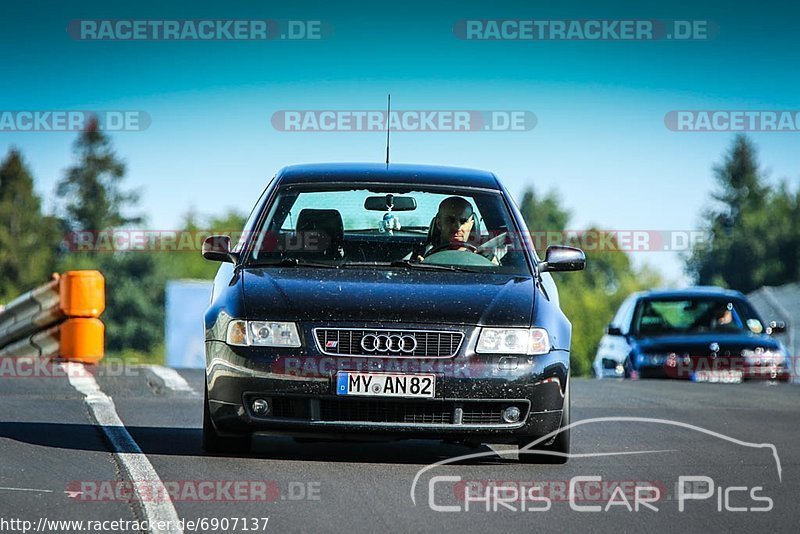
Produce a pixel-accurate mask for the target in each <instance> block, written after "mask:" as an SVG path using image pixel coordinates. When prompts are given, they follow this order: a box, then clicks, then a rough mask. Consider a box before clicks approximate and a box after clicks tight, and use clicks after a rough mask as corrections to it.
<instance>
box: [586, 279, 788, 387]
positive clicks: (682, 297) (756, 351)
mask: <svg viewBox="0 0 800 534" xmlns="http://www.w3.org/2000/svg"><path fill="white" fill-rule="evenodd" d="M785 328H786V326H785V324H784V323H782V322H777V321H772V322H770V323H769V324H767V323H765V322H764V320H763V319H762V318H761V317H759V315H758V313H756V310H755V309H754V308H753V306H752V305H751V304H750V303H749V302H748V300H747V297H745V296H744V295H743V294H742V293H740V292H738V291H731V290H726V289H722V288H718V287H693V288H688V289H681V290H659V291H647V292H642V293H634V294H632V295H630V296H629V297H628V298H627V299H626V300H625V301H624V302H623V303H622V305H621V306H620V307H619V310H618V311H617V314H616V315H615V316H614V319H613V320H612V321H611V324H609V325H608V328H607V330H606V335H605V336H603V338H602V339H601V340H600V344H599V346H598V348H597V355H596V357H595V359H594V364H593V367H594V373H595V376H597V377H598V378H610V377H617V378H622V377H625V378H646V377H654V378H681V379H689V380H695V381H698V382H741V381H742V380H747V379H769V380H784V381H785V380H789V379H790V378H791V362H790V358H789V355H788V353H787V351H786V349H785V348H784V347H783V345H782V344H781V343H780V342H779V341H777V340H776V339H774V338H772V337H770V336H771V334H776V333H779V332H783V331H784V330H785Z"/></svg>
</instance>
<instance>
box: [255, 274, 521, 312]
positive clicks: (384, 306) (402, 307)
mask: <svg viewBox="0 0 800 534" xmlns="http://www.w3.org/2000/svg"><path fill="white" fill-rule="evenodd" d="M242 284H243V291H244V300H245V310H246V313H247V316H248V318H250V319H256V320H257V319H276V320H297V321H309V322H316V321H320V322H330V321H339V322H370V323H374V322H378V323H380V322H405V323H438V324H463V325H497V326H528V325H531V324H532V313H533V303H534V302H533V299H534V292H535V289H534V285H533V279H532V278H530V277H523V276H513V275H502V274H484V273H475V274H473V273H458V272H437V271H417V270H411V269H385V270H376V269H351V268H343V269H316V268H307V267H286V268H284V267H267V268H249V269H245V270H244V271H243V273H242Z"/></svg>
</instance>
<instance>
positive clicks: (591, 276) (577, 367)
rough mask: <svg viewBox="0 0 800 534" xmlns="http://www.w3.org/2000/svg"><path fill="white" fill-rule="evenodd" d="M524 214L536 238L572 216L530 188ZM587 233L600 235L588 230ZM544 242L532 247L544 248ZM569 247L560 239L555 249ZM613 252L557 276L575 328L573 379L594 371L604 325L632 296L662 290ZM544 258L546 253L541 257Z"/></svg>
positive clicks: (591, 255) (590, 255)
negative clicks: (578, 268)
mask: <svg viewBox="0 0 800 534" xmlns="http://www.w3.org/2000/svg"><path fill="white" fill-rule="evenodd" d="M520 212H521V213H522V215H523V217H524V218H525V221H526V224H527V225H528V229H529V230H530V231H531V232H534V233H535V234H536V235H537V236H541V235H546V233H547V232H556V233H557V234H556V235H559V236H562V237H564V234H563V232H564V231H565V230H566V228H567V224H568V223H569V217H570V216H569V212H568V211H567V210H565V209H564V208H562V207H561V205H560V202H559V200H558V196H557V195H556V194H555V193H550V194H548V195H547V196H545V197H544V198H542V199H539V198H538V197H537V195H536V193H535V192H534V190H533V189H532V188H528V189H527V190H526V191H525V192H524V194H523V196H522V202H521V203H520ZM587 232H598V230H597V229H596V228H589V229H588V230H587ZM543 241H544V240H542V239H534V243H537V244H539V245H542V244H544V243H543ZM564 241H567V243H566V244H569V240H567V239H562V240H559V241H558V242H556V243H551V244H559V243H564ZM608 248H609V250H598V251H590V250H587V251H585V252H586V268H585V269H584V270H583V271H579V272H574V273H554V274H553V278H554V279H555V282H556V284H557V285H558V294H559V299H560V302H561V308H562V309H563V310H564V313H565V315H566V316H567V317H568V318H569V320H570V321H571V322H572V347H571V353H570V364H571V368H572V373H573V374H575V375H586V374H589V372H590V370H591V365H592V360H593V359H594V355H595V353H596V352H597V344H598V343H599V342H600V338H601V337H602V336H603V333H604V331H605V327H606V325H607V324H608V323H609V321H610V320H611V319H612V317H613V316H614V313H615V312H616V311H617V308H618V307H619V305H620V304H621V303H622V301H623V300H624V299H625V297H627V296H628V295H629V294H630V293H632V292H634V291H639V290H641V289H645V288H650V287H654V286H658V285H660V284H661V280H660V277H659V276H658V275H657V274H656V273H655V272H653V271H652V270H650V269H647V268H643V269H639V270H637V269H635V268H634V267H633V266H632V264H631V262H630V258H629V257H628V255H627V253H625V252H622V251H620V250H619V247H618V246H617V245H616V242H615V240H612V243H611V244H610V246H609V247H608ZM537 252H538V254H539V255H540V256H542V257H543V256H544V253H545V251H542V250H539V251H537Z"/></svg>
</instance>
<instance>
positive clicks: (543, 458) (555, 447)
mask: <svg viewBox="0 0 800 534" xmlns="http://www.w3.org/2000/svg"><path fill="white" fill-rule="evenodd" d="M569 382H570V380H569V378H567V388H566V391H565V392H564V408H563V410H562V412H561V424H560V425H559V427H558V428H559V430H560V432H559V433H558V434H556V437H555V439H553V442H552V443H550V444H549V445H543V444H538V445H534V447H533V448H534V449H536V450H539V451H545V452H554V453H558V454H536V453H533V452H527V453H520V454H519V461H520V462H521V463H525V464H565V463H567V460H568V459H569V457H568V456H566V455H568V454H569V450H570V434H571V432H572V429H571V428H566V427H568V426H569V423H570V415H569V412H570V404H571V403H570V396H569ZM564 428H566V430H563V429H564ZM531 441H533V438H530V439H526V440H521V441H520V442H519V443H518V445H519V448H520V449H522V448H523V447H525V446H527V445H528V443H530V442H531Z"/></svg>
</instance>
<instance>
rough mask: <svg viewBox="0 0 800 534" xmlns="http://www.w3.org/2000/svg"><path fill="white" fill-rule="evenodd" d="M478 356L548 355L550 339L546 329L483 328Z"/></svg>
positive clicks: (476, 349) (479, 339)
mask: <svg viewBox="0 0 800 534" xmlns="http://www.w3.org/2000/svg"><path fill="white" fill-rule="evenodd" d="M475 352H477V353H478V354H527V355H534V354H546V353H548V352H550V338H549V337H548V336H547V330H545V329H544V328H482V329H481V333H480V336H478V346H477V347H475Z"/></svg>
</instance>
